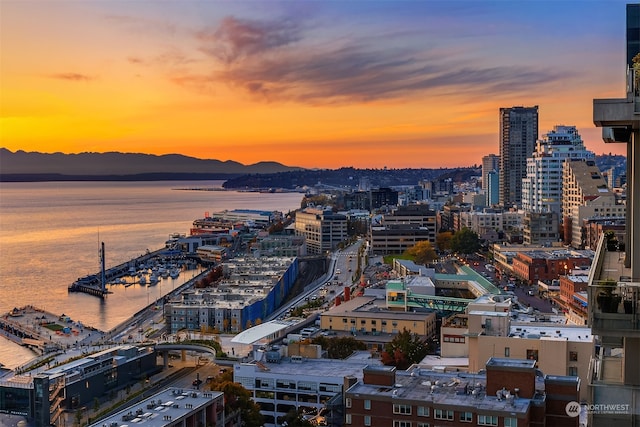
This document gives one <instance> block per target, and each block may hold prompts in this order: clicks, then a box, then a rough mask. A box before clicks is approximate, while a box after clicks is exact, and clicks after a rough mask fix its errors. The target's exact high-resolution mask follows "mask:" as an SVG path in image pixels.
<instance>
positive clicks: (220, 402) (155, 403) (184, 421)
mask: <svg viewBox="0 0 640 427" xmlns="http://www.w3.org/2000/svg"><path fill="white" fill-rule="evenodd" d="M230 421H232V420H228V419H226V418H225V413H224V393H223V392H221V391H200V390H193V389H180V388H175V387H170V388H167V389H165V390H162V391H161V392H159V393H156V394H154V395H153V396H150V397H147V398H146V399H144V400H142V401H140V402H137V403H134V404H131V405H128V406H127V407H126V408H124V409H121V410H119V411H118V412H116V413H114V414H112V415H109V416H108V417H107V418H103V419H100V420H98V421H97V422H95V423H93V424H89V426H88V427H105V426H114V427H115V426H119V427H121V426H125V425H129V424H132V425H144V426H145V427H174V426H175V427H187V426H229V425H240V422H239V421H240V420H236V423H230Z"/></svg>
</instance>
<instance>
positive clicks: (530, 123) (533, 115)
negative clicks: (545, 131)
mask: <svg viewBox="0 0 640 427" xmlns="http://www.w3.org/2000/svg"><path fill="white" fill-rule="evenodd" d="M537 139H538V106H537V105H536V106H534V107H510V108H500V170H499V174H500V197H499V203H500V205H501V206H503V207H513V206H518V207H520V205H521V204H522V180H523V179H524V178H526V176H527V157H530V156H531V155H532V153H533V151H534V150H535V145H536V140H537Z"/></svg>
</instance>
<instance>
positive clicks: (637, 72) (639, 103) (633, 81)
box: [627, 67, 640, 114]
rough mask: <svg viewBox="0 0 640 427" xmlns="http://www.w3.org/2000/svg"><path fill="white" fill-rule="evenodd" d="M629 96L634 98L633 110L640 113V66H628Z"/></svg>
mask: <svg viewBox="0 0 640 427" xmlns="http://www.w3.org/2000/svg"><path fill="white" fill-rule="evenodd" d="M627 96H628V97H631V98H632V99H633V112H634V113H636V114H640V68H633V67H628V68H627ZM627 99H628V98H627Z"/></svg>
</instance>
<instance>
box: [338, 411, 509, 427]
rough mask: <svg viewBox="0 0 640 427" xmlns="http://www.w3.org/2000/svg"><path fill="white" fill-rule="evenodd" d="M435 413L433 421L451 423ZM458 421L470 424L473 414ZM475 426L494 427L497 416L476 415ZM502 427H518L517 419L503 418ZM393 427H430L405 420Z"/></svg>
mask: <svg viewBox="0 0 640 427" xmlns="http://www.w3.org/2000/svg"><path fill="white" fill-rule="evenodd" d="M436 411H438V410H437V409H436V410H434V418H435V419H439V420H448V421H453V416H451V418H436V417H435V414H436V413H437V412H436ZM444 412H446V413H447V415H448V414H449V413H453V411H444ZM460 421H461V422H465V423H471V422H473V413H471V412H462V413H461V414H460ZM345 423H346V424H352V416H351V414H346V415H345ZM362 424H363V425H364V426H370V425H371V416H370V415H365V416H364V417H363V423H362ZM477 425H479V426H489V427H495V426H497V425H498V416H497V415H478V416H477ZM503 425H504V427H518V419H517V418H514V417H505V418H504V424H503ZM393 427H430V424H429V423H426V422H422V421H418V422H415V423H414V422H413V421H406V420H393Z"/></svg>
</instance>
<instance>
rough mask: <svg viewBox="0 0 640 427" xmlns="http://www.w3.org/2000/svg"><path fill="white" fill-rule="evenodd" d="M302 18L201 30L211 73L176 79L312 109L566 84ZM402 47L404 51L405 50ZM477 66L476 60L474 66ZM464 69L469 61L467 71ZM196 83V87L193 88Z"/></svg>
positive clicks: (528, 70) (540, 73) (539, 71)
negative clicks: (323, 30) (317, 27)
mask: <svg viewBox="0 0 640 427" xmlns="http://www.w3.org/2000/svg"><path fill="white" fill-rule="evenodd" d="M306 30H309V29H308V28H305V27H304V22H303V21H292V20H288V19H283V20H271V21H257V20H244V19H240V18H237V17H226V18H224V19H223V20H222V21H221V22H220V24H219V25H217V26H215V27H212V28H210V29H206V30H201V31H198V32H197V33H196V40H197V42H198V43H199V46H198V50H199V51H200V52H201V53H204V54H205V56H206V57H207V58H208V61H210V64H209V65H208V68H207V69H208V70H209V71H205V72H202V71H200V72H195V71H193V70H191V71H188V70H184V71H185V73H184V76H180V75H176V74H175V73H174V74H173V75H172V77H171V78H172V81H174V82H176V83H178V84H182V83H184V82H189V84H188V85H187V86H188V87H189V88H190V89H192V90H193V89H196V90H197V87H198V86H201V87H202V88H203V89H204V90H203V92H209V93H211V85H212V84H215V83H220V82H224V83H226V84H229V85H230V86H232V87H235V88H238V89H240V90H243V91H245V92H246V93H249V94H251V95H253V96H255V97H258V98H260V99H263V100H266V101H280V100H287V101H293V102H301V103H307V104H325V103H351V102H366V101H374V100H384V99H394V98H398V97H402V96H406V95H407V94H416V93H419V92H426V91H430V92H431V93H437V92H451V91H454V90H455V91H458V92H461V91H465V92H467V93H471V94H475V95H481V94H487V93H492V94H494V95H495V94H499V93H506V92H509V91H514V90H516V91H519V90H521V88H522V87H523V85H522V82H527V85H526V87H527V88H531V87H532V86H533V85H544V84H547V83H553V82H555V81H557V80H560V79H566V78H567V74H566V73H565V72H563V73H559V72H553V71H550V70H548V69H545V68H537V67H531V66H528V65H527V66H525V65H505V66H482V65H477V66H471V65H468V63H465V62H464V60H463V59H462V58H461V56H460V52H452V53H450V54H446V53H444V52H446V51H445V49H442V48H439V47H438V46H434V45H433V44H430V47H426V44H425V43H423V44H421V45H418V46H416V44H414V43H409V42H406V43H403V40H402V33H396V35H395V38H394V35H389V37H387V39H386V40H385V38H384V37H383V36H380V35H378V36H377V37H375V38H370V39H360V40H354V39H352V38H350V37H348V36H342V37H341V36H340V35H335V36H334V39H333V40H328V41H327V40H325V41H323V42H319V41H318V40H315V41H313V42H312V41H311V37H305V32H306ZM398 46H402V47H401V48H399V47H398ZM468 62H470V61H468ZM460 64H464V66H461V65H460ZM194 83H195V85H194Z"/></svg>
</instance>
